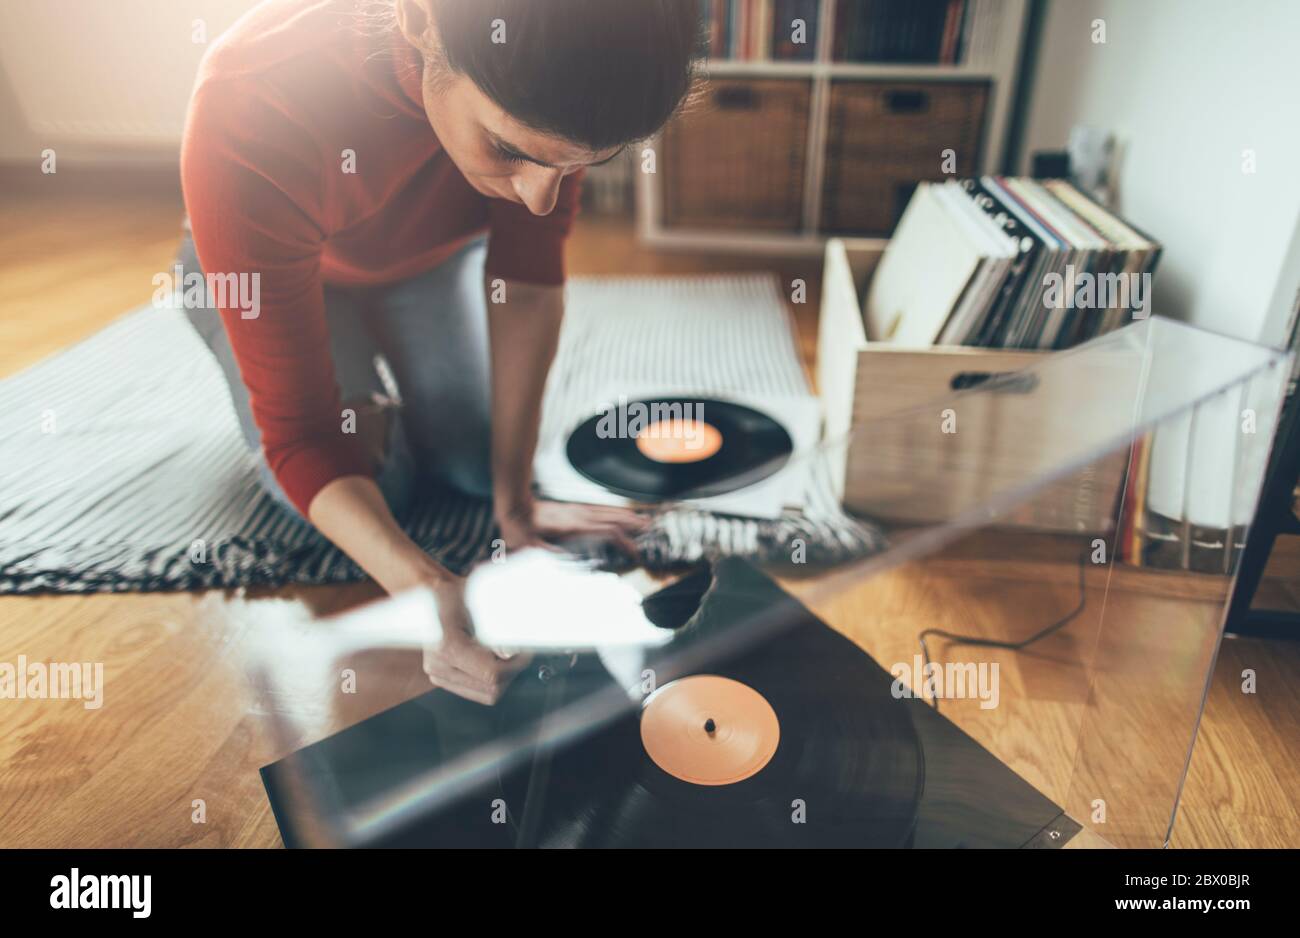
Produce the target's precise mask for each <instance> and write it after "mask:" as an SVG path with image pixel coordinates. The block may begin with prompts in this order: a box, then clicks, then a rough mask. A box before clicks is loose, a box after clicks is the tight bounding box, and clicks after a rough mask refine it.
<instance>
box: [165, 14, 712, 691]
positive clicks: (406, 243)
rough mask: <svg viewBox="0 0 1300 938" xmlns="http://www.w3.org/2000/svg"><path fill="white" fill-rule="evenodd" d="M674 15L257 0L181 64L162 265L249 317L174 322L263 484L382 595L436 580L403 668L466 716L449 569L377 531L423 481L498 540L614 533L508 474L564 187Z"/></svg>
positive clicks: (676, 58) (668, 64)
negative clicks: (203, 360)
mask: <svg viewBox="0 0 1300 938" xmlns="http://www.w3.org/2000/svg"><path fill="white" fill-rule="evenodd" d="M698 16H699V11H698V2H697V0H617V2H610V0H391V2H389V3H382V2H381V3H376V2H374V0H268V2H266V3H263V4H262V5H260V6H258V7H257V8H256V9H254V10H253V11H251V12H250V13H249V14H248V15H246V16H245V17H244V18H243V19H241V20H240V21H239V22H238V23H237V24H236V25H235V26H234V27H233V28H232V29H231V30H230V31H229V32H228V33H226V34H225V35H223V36H222V38H221V39H220V41H219V42H217V43H216V44H215V45H214V47H213V48H212V49H211V50H209V52H208V54H207V55H206V57H205V59H204V62H203V66H202V68H201V70H200V75H199V79H198V83H197V86H196V88H195V92H194V96H193V99H192V102H191V104H190V112H189V119H188V122H187V127H186V132H185V142H184V148H183V154H182V179H183V183H184V190H185V201H186V207H187V209H188V212H189V218H190V226H191V230H192V241H187V243H186V245H184V246H183V248H182V263H183V264H184V265H185V266H187V267H189V268H191V269H201V270H202V271H203V272H204V273H205V274H208V275H213V274H216V275H218V276H223V275H228V274H231V273H235V274H243V275H254V276H256V278H257V283H258V285H259V293H260V296H259V302H258V304H257V307H258V311H257V315H256V316H255V317H251V318H250V317H248V316H247V309H246V308H245V309H244V310H243V311H242V313H241V310H239V309H234V308H231V309H221V310H219V311H214V310H196V311H193V312H192V313H191V321H192V322H193V323H194V325H195V328H196V329H197V330H198V331H199V333H200V334H201V335H202V336H203V338H204V340H205V342H207V344H208V346H209V347H210V348H211V350H212V352H213V354H214V355H215V356H216V358H217V360H218V361H219V362H220V364H221V366H222V368H223V369H224V371H225V374H226V376H227V379H228V383H229V386H230V391H231V398H232V400H233V403H234V406H235V409H236V412H237V413H238V415H239V418H240V423H241V426H242V427H243V431H244V435H245V438H246V440H247V442H248V445H249V446H250V447H251V448H253V450H254V451H255V452H257V453H258V454H259V458H260V460H261V466H262V477H263V481H264V484H265V486H266V487H267V489H268V490H269V491H270V492H271V494H272V495H273V496H275V497H276V498H277V499H279V500H280V501H281V502H282V503H283V504H285V505H286V506H287V507H288V508H289V509H291V510H293V511H296V512H298V513H299V514H301V515H302V516H303V517H304V518H306V519H307V520H308V521H309V522H310V523H311V524H313V525H315V527H316V528H317V529H319V530H320V531H321V532H322V533H323V534H324V535H325V536H326V537H328V538H329V539H330V540H331V541H333V542H334V543H335V544H336V545H338V547H339V548H341V549H342V550H343V551H345V552H346V553H347V554H348V555H349V556H351V557H352V558H353V559H354V560H355V561H356V562H357V563H358V565H360V566H361V568H362V569H364V570H365V571H366V572H367V573H369V574H370V575H371V576H372V577H373V578H374V579H375V580H376V581H377V582H378V583H379V584H380V586H382V587H383V588H384V589H385V590H387V591H389V592H396V591H399V590H403V589H407V588H411V587H415V586H426V587H430V588H432V589H434V590H435V592H436V594H437V595H438V596H439V599H440V604H441V607H442V618H443V622H442V626H443V632H444V638H443V640H442V643H441V645H440V646H439V647H438V648H437V649H435V650H433V651H432V652H431V653H429V654H426V671H427V672H428V673H429V675H430V678H431V679H432V680H433V682H434V683H435V684H438V685H441V686H444V687H446V688H448V689H450V690H452V691H455V692H457V693H460V694H462V695H464V696H467V697H470V698H472V699H475V700H480V701H484V702H491V701H492V700H493V699H495V696H496V693H497V691H498V689H499V688H500V687H501V686H502V685H503V683H504V681H505V679H506V678H507V677H508V676H509V674H510V673H511V672H512V671H513V670H514V669H516V668H518V667H519V665H520V662H519V661H512V660H508V659H503V658H502V657H500V656H498V655H495V654H493V653H492V652H490V651H488V650H486V649H483V648H481V647H479V646H477V645H475V644H474V643H473V640H472V638H471V634H470V633H471V627H470V624H469V622H468V617H467V616H466V615H465V613H464V609H463V604H461V603H460V602H459V601H458V597H459V592H460V591H459V584H458V581H457V579H456V578H455V577H453V576H452V575H451V574H450V573H449V572H448V571H447V570H446V569H444V568H443V567H441V566H440V565H439V564H437V563H436V562H435V561H434V560H433V559H431V558H430V557H428V556H427V555H426V554H424V553H423V552H422V551H421V550H420V549H419V548H418V547H417V546H416V545H415V543H414V542H412V541H411V540H410V539H409V538H408V537H407V536H406V535H405V534H404V533H403V531H402V528H401V527H400V525H399V524H398V522H397V520H396V516H399V515H400V514H401V513H402V511H403V509H404V508H405V507H406V505H407V503H408V502H409V500H410V497H411V492H412V488H413V485H414V483H415V482H416V480H418V479H419V478H420V477H421V476H426V475H427V476H430V477H433V478H436V479H438V480H440V481H442V482H445V483H449V484H451V485H454V486H457V487H459V488H462V489H464V490H466V491H469V492H472V493H475V494H479V495H483V496H490V497H491V498H492V500H493V505H494V512H495V516H496V520H497V522H498V526H499V528H500V532H501V536H502V538H503V539H504V541H505V543H506V544H507V546H509V547H512V548H518V547H523V546H526V545H531V544H536V543H539V542H541V541H544V540H553V539H556V538H562V537H566V536H575V535H597V536H603V537H607V538H611V539H613V540H615V541H617V542H619V543H621V544H622V545H624V546H625V547H626V546H629V545H630V540H629V535H630V534H631V533H632V532H633V531H635V530H636V528H637V527H638V526H639V525H640V523H641V522H640V521H639V519H638V518H637V517H636V516H635V515H634V514H632V513H630V512H623V511H619V510H616V509H610V508H597V507H593V506H585V505H569V504H560V503H554V502H545V501H538V500H534V498H533V495H532V476H531V472H532V460H533V453H534V449H535V447H536V443H537V428H538V420H539V412H540V405H541V396H542V389H543V386H544V384H545V381H546V375H547V371H548V369H549V367H550V363H551V360H552V358H553V356H554V353H555V347H556V340H557V335H558V331H559V325H560V320H561V318H562V314H563V287H562V284H563V281H564V264H563V249H564V240H565V237H566V236H567V234H568V232H569V228H570V225H571V224H572V221H573V217H574V214H575V212H576V210H577V205H578V185H579V180H580V178H581V174H582V171H583V169H584V168H585V167H587V166H591V165H595V164H598V163H601V162H604V161H606V160H609V159H612V158H614V157H616V156H617V155H618V154H619V153H620V152H621V151H622V149H623V148H624V147H625V146H626V145H628V144H629V143H632V142H634V141H638V140H641V139H643V138H645V137H647V136H649V135H651V134H652V133H654V132H655V131H656V130H657V129H658V128H659V127H660V126H661V125H662V124H663V123H664V122H665V121H666V120H667V119H668V118H669V116H670V115H671V114H672V113H673V112H674V111H675V110H676V109H677V107H678V106H679V105H680V103H681V101H682V100H683V98H684V97H685V95H686V93H687V91H688V90H689V88H690V85H691V78H692V69H693V65H692V62H693V59H694V57H695V55H696V52H697V23H698ZM485 236H486V237H485ZM377 358H379V359H381V360H382V361H383V362H386V363H387V365H388V368H383V367H382V366H381V367H377V366H376V360H377ZM390 379H395V383H396V387H395V388H394V387H393V386H392V385H393V381H392V380H390ZM396 399H400V401H401V406H400V408H399V407H396V406H395V405H394V401H395V400H396Z"/></svg>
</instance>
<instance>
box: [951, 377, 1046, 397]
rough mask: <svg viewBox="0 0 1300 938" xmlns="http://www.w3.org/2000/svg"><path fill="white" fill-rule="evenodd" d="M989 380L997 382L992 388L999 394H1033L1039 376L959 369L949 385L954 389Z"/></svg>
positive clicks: (961, 389)
mask: <svg viewBox="0 0 1300 938" xmlns="http://www.w3.org/2000/svg"><path fill="white" fill-rule="evenodd" d="M989 381H996V382H997V383H996V384H994V385H993V386H992V387H991V390H993V391H996V392H997V393H999V394H1032V393H1033V391H1034V389H1035V388H1037V387H1038V376H1037V375H1031V374H1026V373H1024V372H1021V371H959V372H957V374H955V375H953V376H952V380H951V381H949V382H948V386H949V387H951V388H952V389H953V390H954V391H965V390H967V389H969V388H976V387H979V386H980V385H981V384H985V383H987V382H989Z"/></svg>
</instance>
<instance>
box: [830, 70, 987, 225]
mask: <svg viewBox="0 0 1300 938" xmlns="http://www.w3.org/2000/svg"><path fill="white" fill-rule="evenodd" d="M988 97H989V86H988V83H987V82H955V81H929V82H917V81H912V82H896V81H851V80H844V81H836V82H834V83H833V84H832V85H831V90H830V118H829V120H828V121H827V138H826V171H825V176H824V179H823V183H822V228H823V230H825V231H828V232H839V233H850V232H851V233H859V234H864V235H867V234H874V235H887V234H889V233H890V232H891V231H893V229H894V225H895V223H896V222H897V221H898V219H899V216H901V215H902V213H903V209H904V208H905V207H906V206H907V202H908V200H909V199H910V198H911V197H912V190H914V189H915V188H916V184H917V182H919V181H921V180H923V179H931V180H934V179H943V178H946V173H945V170H950V171H951V172H953V173H956V175H957V176H973V175H977V174H978V172H979V169H980V167H979V152H980V142H981V138H982V136H983V129H984V114H985V110H986V105H987V103H988ZM945 150H952V151H953V165H952V166H951V167H945V166H944V151H945Z"/></svg>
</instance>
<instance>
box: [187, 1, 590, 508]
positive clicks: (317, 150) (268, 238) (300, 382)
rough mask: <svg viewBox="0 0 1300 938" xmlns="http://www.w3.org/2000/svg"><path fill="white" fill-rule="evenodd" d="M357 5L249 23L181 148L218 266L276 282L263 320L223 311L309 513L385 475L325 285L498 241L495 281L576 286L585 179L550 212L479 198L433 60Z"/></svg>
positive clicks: (201, 100)
mask: <svg viewBox="0 0 1300 938" xmlns="http://www.w3.org/2000/svg"><path fill="white" fill-rule="evenodd" d="M356 9H357V4H356V3H355V0H268V2H265V3H262V4H261V5H259V6H258V7H257V8H255V9H254V10H252V11H250V12H249V13H248V14H247V15H245V16H244V17H243V18H242V19H240V20H239V22H238V23H236V24H235V25H234V26H233V27H232V28H231V29H230V31H228V32H227V33H225V34H224V35H223V36H222V37H221V38H220V40H218V41H217V42H216V43H214V45H213V46H212V48H211V49H210V50H209V51H208V53H207V54H206V56H205V57H204V60H203V64H202V66H201V68H200V71H199V76H198V82H197V85H196V87H195V90H194V97H193V99H192V100H191V102H190V110H189V118H188V121H187V123H186V128H185V138H184V143H183V147H182V153H181V177H182V182H183V185H184V190H185V204H186V208H187V210H188V212H189V216H190V224H191V226H192V228H193V234H194V244H195V247H196V249H197V251H198V256H199V262H200V263H201V264H202V266H203V270H204V271H205V272H206V273H208V274H229V273H249V274H251V273H258V274H260V302H261V307H260V314H259V315H258V317H257V318H255V319H244V318H241V315H240V312H239V310H237V309H227V310H222V318H223V319H224V321H225V326H226V331H227V332H228V333H229V335H230V342H231V345H232V346H233V349H234V353H235V359H236V361H237V362H238V363H239V370H240V373H241V374H242V376H243V379H244V383H245V385H247V387H248V391H249V398H250V403H251V405H252V411H253V418H254V420H255V421H256V423H257V426H258V427H259V428H260V429H261V432H262V444H263V448H264V449H265V452H266V459H267V463H268V464H269V466H270V468H271V471H272V472H274V474H275V477H276V479H277V480H279V482H280V485H281V486H282V487H283V489H284V491H285V493H286V494H287V495H288V496H289V499H290V501H292V502H293V503H294V504H295V505H296V506H297V507H298V508H299V510H300V511H302V512H303V513H304V514H306V512H307V506H308V505H310V504H311V500H312V498H314V497H315V495H316V493H317V492H319V491H320V490H321V489H322V488H323V487H324V486H325V485H326V484H327V483H329V482H330V481H332V480H334V479H336V478H339V477H340V476H344V475H369V474H370V469H369V466H368V461H367V459H366V457H365V455H364V454H363V452H362V451H361V448H360V446H359V445H358V444H357V442H356V438H355V436H352V435H348V434H344V433H343V432H341V427H342V422H343V418H342V414H341V411H342V404H341V402H340V401H339V393H338V387H337V385H336V384H335V381H334V370H333V365H332V360H331V357H330V345H329V334H328V330H327V327H326V321H325V308H324V301H323V294H322V285H323V284H337V285H342V286H374V285H380V284H386V283H393V282H394V281H398V280H402V279H404V278H407V277H411V276H413V275H415V274H418V273H421V272H423V271H426V270H429V269H431V268H433V267H435V266H437V265H438V264H440V263H441V262H442V261H444V260H446V259H447V258H448V257H450V256H451V255H452V254H454V253H455V252H456V251H457V250H458V249H459V248H460V247H463V246H464V245H465V244H466V243H467V241H469V240H470V239H472V238H473V237H475V236H477V235H479V234H481V233H483V232H485V231H486V232H487V233H488V234H489V236H490V240H489V243H488V258H487V270H488V274H489V276H491V277H501V278H503V279H506V280H519V281H524V282H529V283H543V284H559V283H562V282H563V280H564V259H563V252H564V240H565V238H566V236H567V235H568V232H569V228H570V226H571V224H572V221H573V217H574V215H575V214H576V212H577V205H578V175H575V176H571V177H568V178H567V179H565V180H564V182H563V184H562V185H561V188H560V196H559V201H558V203H557V205H556V208H555V210H554V211H553V212H551V214H550V215H546V216H543V217H537V216H534V215H532V214H531V213H530V212H529V211H528V209H527V208H526V207H524V206H523V205H517V204H515V203H512V202H506V201H504V200H499V199H489V198H487V197H485V196H483V195H480V194H479V193H478V192H476V191H475V190H474V189H473V188H472V187H471V186H470V185H469V183H467V182H466V181H465V179H464V177H463V176H461V174H460V172H459V171H458V170H457V169H456V167H455V165H454V164H453V163H452V162H451V160H450V159H449V158H448V156H447V154H446V153H444V152H443V150H442V146H441V145H440V144H439V142H438V138H437V137H436V136H434V133H433V128H432V127H430V126H429V121H428V118H427V117H426V115H425V113H424V107H423V105H422V103H421V89H420V78H421V61H420V55H419V53H418V52H417V51H416V50H415V49H414V48H413V47H411V46H410V44H409V43H407V42H406V40H405V39H404V38H403V37H402V35H401V33H400V32H399V31H397V30H396V28H393V29H392V30H391V31H383V32H380V33H379V34H378V35H376V32H375V30H374V28H373V26H372V24H367V23H366V22H365V21H364V20H361V19H358V14H357V13H356ZM345 150H346V151H351V152H352V153H353V154H355V172H354V173H347V172H344V171H343V167H344V160H345V157H346V156H347V154H345V152H344V151H345ZM232 302H233V301H232ZM429 315H430V316H436V315H438V311H437V310H436V309H431V310H429Z"/></svg>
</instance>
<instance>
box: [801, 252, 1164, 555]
mask: <svg viewBox="0 0 1300 938" xmlns="http://www.w3.org/2000/svg"><path fill="white" fill-rule="evenodd" d="M879 257H880V252H879V251H876V250H873V249H870V248H865V247H858V246H855V245H853V243H852V242H846V241H844V240H841V239H838V238H836V239H832V240H831V241H829V242H828V243H827V246H826V261H825V269H824V273H823V282H822V305H821V319H820V326H819V331H818V337H817V386H818V391H819V393H820V394H821V398H822V401H823V406H824V408H825V416H826V437H827V439H828V440H830V441H832V447H831V452H832V454H833V458H832V473H833V477H834V479H835V485H836V489H837V492H838V493H839V494H840V496H841V500H842V502H843V504H844V507H845V508H846V509H848V510H849V511H852V512H854V513H856V514H860V515H863V516H866V517H870V518H877V519H880V520H884V521H890V522H901V523H936V522H943V521H950V520H952V519H953V518H954V517H956V516H959V515H960V514H961V511H962V507H963V506H964V505H967V504H973V503H974V502H975V501H977V500H978V499H979V498H980V497H981V495H982V491H976V490H973V489H972V487H978V488H979V489H981V490H982V489H986V488H987V489H990V490H993V489H997V487H998V486H1005V485H1006V484H1007V483H1008V482H1009V480H1013V479H1016V478H1020V477H1022V476H1028V475H1030V474H1032V473H1033V472H1034V471H1036V467H1038V466H1045V465H1046V464H1047V462H1048V461H1050V459H1051V454H1053V453H1059V452H1061V451H1063V450H1064V449H1066V448H1067V447H1065V446H1063V445H1062V441H1064V440H1065V439H1066V438H1068V437H1069V436H1070V435H1071V434H1072V433H1074V432H1075V431H1076V430H1077V429H1078V428H1077V427H1075V426H1072V424H1071V413H1072V411H1073V410H1075V409H1077V408H1076V407H1075V404H1076V403H1077V401H1076V400H1072V398H1073V397H1074V396H1075V395H1077V394H1080V393H1087V394H1090V395H1091V396H1092V399H1093V400H1092V402H1093V403H1096V402H1097V398H1099V397H1100V398H1102V399H1103V401H1104V400H1105V399H1112V400H1114V402H1115V406H1116V407H1123V406H1128V407H1129V408H1130V409H1131V403H1130V404H1127V405H1126V404H1125V403H1124V402H1126V401H1127V402H1131V401H1132V400H1133V399H1134V398H1135V396H1136V393H1137V382H1138V381H1139V380H1140V378H1141V376H1140V375H1137V374H1134V373H1133V369H1132V367H1131V359H1129V358H1127V357H1117V361H1116V366H1115V367H1114V368H1113V369H1110V370H1109V371H1108V372H1105V373H1102V372H1099V373H1097V374H1096V379H1095V383H1090V386H1089V387H1086V388H1079V387H1061V386H1056V385H1050V386H1045V387H1043V386H1039V385H1038V384H1037V383H1036V382H1035V380H1034V378H1033V374H1032V368H1033V366H1034V365H1035V364H1036V363H1038V362H1040V361H1041V360H1042V359H1043V358H1044V357H1045V356H1047V355H1050V354H1052V353H1050V352H1036V351H1018V350H1000V349H981V348H969V347H965V346H950V347H943V346H936V347H933V348H925V349H907V348H899V347H897V346H893V345H888V344H885V343H880V342H875V341H873V337H872V336H869V335H868V334H867V331H866V326H865V317H864V316H863V311H862V305H861V302H860V300H859V297H860V296H864V295H865V293H866V289H865V286H866V284H867V282H868V279H869V277H870V275H871V273H872V271H873V270H874V268H875V265H876V262H877V261H878V260H879ZM1063 354H1069V353H1063ZM1024 369H1031V371H1030V372H1027V373H1026V374H1025V376H1024V380H1019V379H1018V378H1013V377H1009V376H1013V375H1016V374H1017V373H1019V372H1021V371H1022V370H1024ZM990 381H992V382H993V384H995V385H997V386H998V387H999V390H998V391H997V393H994V394H980V395H971V396H969V400H970V405H969V406H968V407H966V408H964V409H963V408H961V407H957V408H955V409H954V408H953V406H952V404H953V401H954V398H953V393H954V392H955V391H961V390H963V389H967V388H972V387H976V386H978V385H980V384H983V383H985V382H990ZM955 400H958V401H959V400H961V397H960V396H959V397H958V398H956V399H955ZM939 401H944V402H945V404H944V405H943V407H940V406H939V405H938V404H937V403H935V402H939ZM930 404H934V406H935V412H934V414H933V420H934V432H933V433H928V432H926V433H920V434H918V433H917V432H916V428H917V421H915V420H907V421H897V420H891V419H890V418H891V415H896V414H901V413H905V412H910V411H914V410H915V409H916V408H922V407H925V406H927V405H930ZM948 410H953V412H952V413H951V414H948V413H946V412H947V411H948ZM1009 418H1010V419H1009ZM945 421H948V422H952V423H953V424H954V426H953V427H952V429H953V430H954V431H955V432H947V430H946V429H945V427H946V424H945ZM1009 425H1010V426H1023V427H1024V428H1025V432H1024V433H1023V434H1018V435H1012V436H1009V435H1008V434H1007V432H1006V431H1005V429H994V428H1006V427H1007V426H1009ZM900 426H905V427H906V428H907V429H906V432H903V431H901V430H899V429H898V428H899V427H900ZM839 441H842V445H836V444H837V443H838V442H839ZM918 460H921V461H924V462H925V463H926V464H927V465H933V466H936V467H938V468H937V469H936V470H935V474H934V478H935V480H936V482H935V484H934V485H933V486H932V490H930V491H924V492H918V491H917V488H916V484H915V482H916V479H915V473H916V466H917V464H918ZM1127 463H1128V453H1127V451H1126V452H1122V453H1114V452H1112V453H1111V454H1110V455H1108V456H1107V457H1106V458H1105V459H1104V460H1102V461H1101V462H1100V463H1098V464H1096V465H1092V466H1084V467H1080V468H1079V469H1078V471H1076V472H1073V473H1071V474H1070V475H1069V476H1068V477H1066V478H1063V479H1060V480H1058V481H1057V482H1055V483H1053V484H1052V485H1051V486H1049V487H1048V488H1047V489H1046V490H1044V492H1043V493H1042V496H1041V497H1040V498H1037V499H1034V500H1033V501H1032V502H1030V503H1029V504H1027V505H1024V506H1022V507H1020V508H1018V509H1017V511H1016V513H1015V515H1014V516H1008V517H1006V518H1003V519H1002V520H1003V521H1004V522H1007V523H1011V524H1014V525H1016V526H1018V527H1027V528H1031V529H1035V530H1043V531H1057V532H1073V533H1105V532H1108V531H1110V530H1112V529H1113V527H1114V518H1115V515H1116V507H1117V502H1118V499H1119V496H1120V489H1121V485H1122V481H1123V478H1124V474H1125V469H1126V466H1127ZM1067 493H1068V497H1067Z"/></svg>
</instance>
